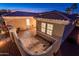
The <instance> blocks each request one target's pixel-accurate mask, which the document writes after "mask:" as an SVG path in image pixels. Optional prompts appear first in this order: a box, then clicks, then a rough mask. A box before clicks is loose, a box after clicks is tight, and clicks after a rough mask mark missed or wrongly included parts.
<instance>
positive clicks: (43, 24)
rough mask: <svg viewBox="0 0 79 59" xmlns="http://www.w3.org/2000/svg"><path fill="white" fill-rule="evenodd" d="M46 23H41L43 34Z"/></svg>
mask: <svg viewBox="0 0 79 59" xmlns="http://www.w3.org/2000/svg"><path fill="white" fill-rule="evenodd" d="M45 30H46V23H41V31H42V32H44V33H45Z"/></svg>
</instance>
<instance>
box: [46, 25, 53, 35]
mask: <svg viewBox="0 0 79 59" xmlns="http://www.w3.org/2000/svg"><path fill="white" fill-rule="evenodd" d="M52 31H53V24H47V34H49V35H52Z"/></svg>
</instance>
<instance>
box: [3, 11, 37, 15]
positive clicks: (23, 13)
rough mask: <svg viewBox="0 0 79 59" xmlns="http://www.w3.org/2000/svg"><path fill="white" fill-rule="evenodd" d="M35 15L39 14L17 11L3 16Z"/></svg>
mask: <svg viewBox="0 0 79 59" xmlns="http://www.w3.org/2000/svg"><path fill="white" fill-rule="evenodd" d="M34 15H37V13H32V12H22V11H16V12H10V13H7V14H4V15H3V16H34Z"/></svg>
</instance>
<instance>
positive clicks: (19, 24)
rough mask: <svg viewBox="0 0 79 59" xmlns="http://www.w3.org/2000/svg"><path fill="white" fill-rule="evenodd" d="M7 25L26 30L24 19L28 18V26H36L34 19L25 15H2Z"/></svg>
mask: <svg viewBox="0 0 79 59" xmlns="http://www.w3.org/2000/svg"><path fill="white" fill-rule="evenodd" d="M3 18H4V20H5V22H6V24H7V25H12V26H14V27H15V28H20V29H21V30H26V29H27V26H26V19H27V18H28V19H29V20H30V28H33V27H36V20H35V19H34V18H33V17H26V16H6V17H5V16H3Z"/></svg>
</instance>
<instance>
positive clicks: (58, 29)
mask: <svg viewBox="0 0 79 59" xmlns="http://www.w3.org/2000/svg"><path fill="white" fill-rule="evenodd" d="M36 22H37V23H36V24H37V26H36V28H37V29H36V30H37V31H36V32H37V35H39V36H41V37H43V38H44V39H46V40H48V41H49V42H54V40H55V42H54V45H53V48H52V49H51V50H52V51H53V53H56V52H57V51H58V50H59V48H60V45H61V37H62V36H63V33H64V27H65V25H63V24H56V23H51V24H53V26H54V27H53V32H52V36H50V35H47V34H45V33H43V32H41V23H42V22H46V23H50V22H47V21H39V20H37V21H36ZM51 53H52V52H51Z"/></svg>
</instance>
